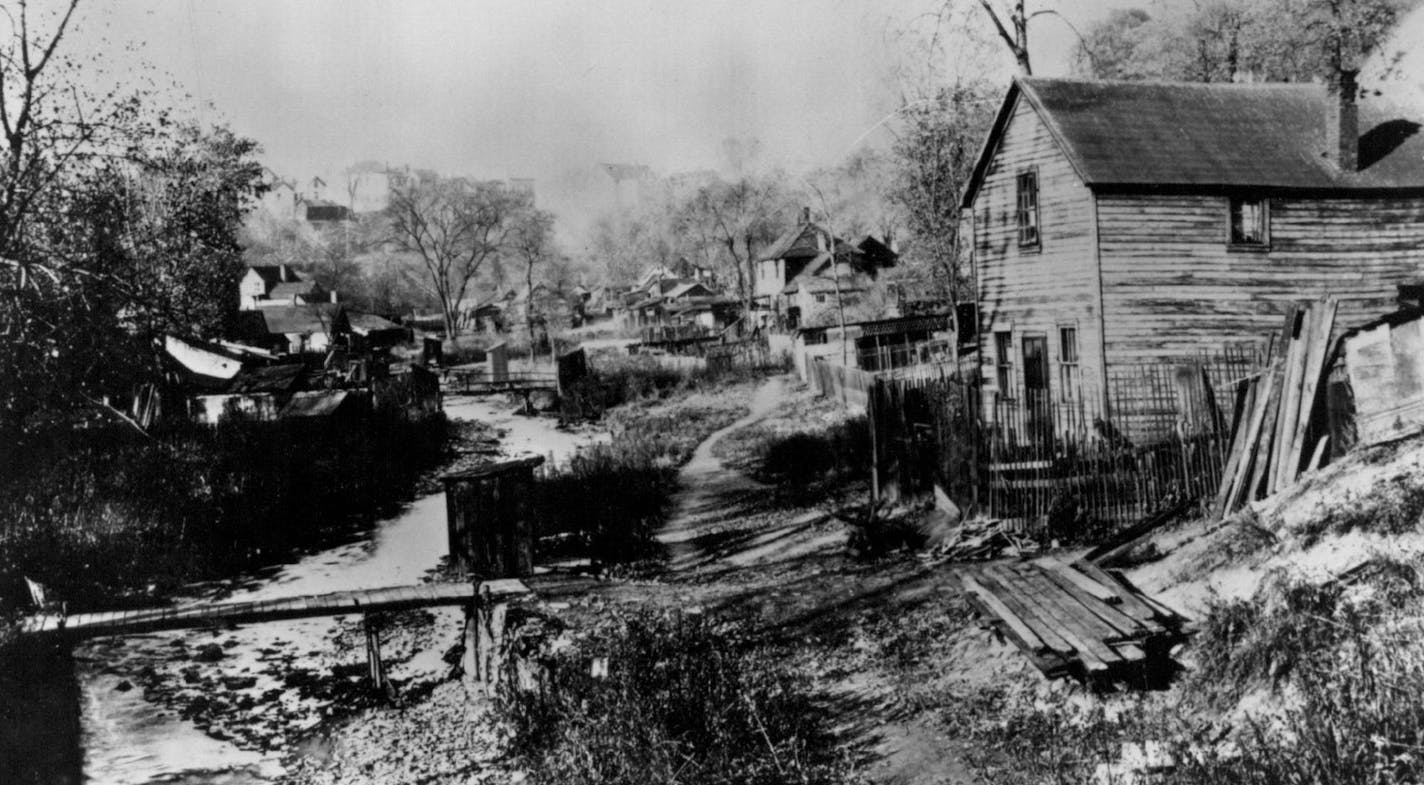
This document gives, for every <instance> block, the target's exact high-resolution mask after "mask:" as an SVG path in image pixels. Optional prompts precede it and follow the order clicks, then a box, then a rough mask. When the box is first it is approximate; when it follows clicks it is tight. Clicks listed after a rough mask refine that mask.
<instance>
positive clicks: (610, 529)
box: [534, 385, 746, 563]
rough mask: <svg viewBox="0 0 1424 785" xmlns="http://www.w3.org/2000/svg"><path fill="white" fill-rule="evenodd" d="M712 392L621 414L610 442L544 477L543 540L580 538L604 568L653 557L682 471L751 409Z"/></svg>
mask: <svg viewBox="0 0 1424 785" xmlns="http://www.w3.org/2000/svg"><path fill="white" fill-rule="evenodd" d="M713 390H714V392H711V393H706V394H703V393H692V392H689V393H687V394H685V395H681V396H678V397H675V398H672V399H670V400H668V401H666V402H663V403H659V404H657V405H656V406H653V405H649V406H644V407H641V408H637V409H634V410H631V411H622V412H619V413H618V414H617V415H616V416H615V417H614V418H613V422H612V425H613V438H612V440H611V441H610V442H609V443H607V444H596V445H591V446H588V447H585V448H584V449H582V450H580V451H579V453H578V454H576V455H575V456H573V457H572V458H571V459H569V460H568V461H567V462H566V463H564V464H562V465H560V466H555V467H551V468H550V469H549V470H547V471H546V472H544V473H543V474H542V475H541V476H540V478H539V481H538V493H536V494H535V495H534V496H535V500H536V504H537V505H538V508H537V517H538V520H539V522H540V535H541V536H543V537H549V536H552V535H560V534H575V535H577V540H576V541H577V542H578V546H579V550H581V551H582V552H583V553H581V554H580V555H588V556H592V557H593V558H594V559H596V560H598V561H599V562H602V563H620V562H629V561H637V560H640V559H646V558H651V557H653V556H655V555H656V553H657V551H656V547H655V545H656V544H655V542H654V541H653V533H654V532H655V531H656V530H657V529H658V527H659V526H661V525H662V523H663V521H664V520H666V517H667V503H668V499H669V498H670V497H671V496H672V494H673V492H674V491H675V490H676V489H677V472H678V468H679V467H681V466H682V465H683V464H684V463H686V462H687V460H688V459H689V458H690V457H691V456H692V452H693V450H695V449H696V448H697V445H698V444H699V443H701V442H702V440H703V439H706V438H707V436H708V435H710V434H711V433H713V432H714V431H717V430H719V429H721V428H723V427H726V426H727V425H730V424H731V423H732V422H734V421H735V420H736V419H737V418H739V417H741V416H742V415H743V414H744V413H745V411H746V408H745V405H744V403H743V402H742V399H741V397H739V396H738V395H735V394H730V392H731V388H730V387H728V386H726V385H719V386H716V387H715V388H713Z"/></svg>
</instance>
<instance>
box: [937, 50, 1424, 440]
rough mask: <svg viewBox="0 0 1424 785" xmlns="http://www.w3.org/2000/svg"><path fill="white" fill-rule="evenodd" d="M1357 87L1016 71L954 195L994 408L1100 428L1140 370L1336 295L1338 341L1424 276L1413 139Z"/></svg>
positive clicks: (1419, 177)
mask: <svg viewBox="0 0 1424 785" xmlns="http://www.w3.org/2000/svg"><path fill="white" fill-rule="evenodd" d="M1358 95H1359V91H1358V89H1357V88H1356V85H1355V83H1354V78H1353V74H1350V73H1344V74H1341V75H1340V78H1339V80H1338V81H1337V82H1336V83H1335V84H1333V85H1330V86H1325V85H1318V84H1303V85H1300V84H1167V83H1145V82H1134V83H1128V82H1094V81H1074V80H1064V79H1039V78H1020V79H1017V80H1016V81H1015V82H1014V83H1013V85H1012V86H1011V87H1010V88H1009V90H1008V94H1007V95H1006V96H1005V98H1004V102H1003V104H1002V106H1001V108H1000V110H999V112H998V115H997V117H996V119H995V121H994V123H993V126H992V128H991V130H990V132H989V135H988V138H987V140H986V141H985V143H984V146H983V149H982V152H981V153H980V156H979V159H978V161H977V163H976V165H975V167H974V170H973V173H972V177H971V179H970V181H969V183H968V186H967V188H966V191H965V194H964V197H963V204H962V206H963V208H964V216H965V221H966V223H967V225H966V227H965V229H966V231H968V232H970V233H971V236H972V238H973V244H972V245H973V266H974V272H975V276H976V282H977V283H976V285H977V288H978V299H979V305H980V316H981V324H980V329H981V334H982V335H983V337H984V340H983V342H982V343H983V347H984V351H983V352H981V357H982V361H981V362H982V366H981V370H982V374H981V379H982V384H983V390H984V392H985V395H984V400H985V402H986V406H989V405H1004V404H1008V405H1019V406H1022V405H1024V404H1028V406H1029V407H1030V408H1032V407H1033V406H1036V405H1038V404H1044V405H1051V406H1059V407H1064V408H1074V409H1076V410H1078V411H1079V412H1080V413H1081V412H1084V411H1086V413H1087V417H1086V422H1088V423H1092V422H1093V421H1094V420H1095V419H1097V418H1099V417H1102V418H1103V419H1104V420H1107V421H1108V422H1111V421H1112V420H1113V418H1114V416H1115V415H1116V414H1120V412H1118V413H1115V412H1112V411H1111V408H1112V406H1113V405H1114V404H1113V401H1115V400H1117V399H1119V398H1122V399H1124V400H1131V399H1132V397H1133V396H1134V395H1136V394H1137V393H1135V392H1134V391H1133V390H1132V387H1131V384H1130V383H1124V382H1123V381H1122V380H1123V379H1125V378H1127V377H1130V376H1132V375H1133V373H1134V369H1135V368H1140V367H1141V366H1142V365H1144V364H1146V363H1153V362H1161V361H1163V360H1167V361H1173V360H1188V359H1192V358H1198V357H1200V356H1202V355H1203V354H1213V353H1217V352H1221V351H1222V350H1223V347H1225V346H1228V345H1230V344H1232V343H1233V342H1241V341H1249V340H1262V339H1265V338H1266V336H1268V335H1270V334H1272V333H1279V332H1280V330H1281V328H1282V321H1283V316H1282V315H1283V314H1284V313H1285V312H1286V309H1287V307H1288V304H1290V303H1293V302H1299V301H1301V300H1307V299H1313V298H1318V297H1320V296H1323V295H1326V294H1329V295H1333V296H1334V297H1336V298H1338V299H1339V300H1340V302H1341V307H1340V318H1339V321H1338V325H1337V328H1336V329H1337V334H1338V332H1339V331H1341V330H1344V329H1348V328H1350V327H1354V326H1358V325H1360V324H1362V323H1364V322H1366V321H1369V320H1370V319H1372V318H1374V317H1375V316H1377V315H1379V314H1381V313H1383V312H1385V311H1387V310H1389V309H1390V308H1391V307H1392V302H1393V298H1394V296H1395V291H1396V286H1397V285H1398V284H1403V283H1410V282H1415V281H1418V280H1420V279H1421V278H1424V136H1420V135H1419V133H1418V132H1419V129H1420V124H1419V123H1418V122H1415V121H1414V120H1413V119H1411V117H1412V116H1411V115H1410V114H1408V113H1406V112H1402V111H1400V110H1399V109H1398V108H1397V107H1396V106H1395V105H1394V104H1392V103H1391V102H1390V101H1388V100H1387V99H1386V98H1383V97H1379V96H1376V95H1369V96H1367V97H1364V98H1357V96H1358ZM1124 384H1126V386H1124ZM1120 408H1121V407H1120ZM1228 414H1229V409H1228ZM1081 421H1082V420H1080V422H1081Z"/></svg>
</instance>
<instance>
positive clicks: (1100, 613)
mask: <svg viewBox="0 0 1424 785" xmlns="http://www.w3.org/2000/svg"><path fill="white" fill-rule="evenodd" d="M1041 574H1042V575H1043V576H1044V577H1045V578H1047V579H1048V580H1049V581H1050V582H1052V583H1054V584H1057V585H1058V586H1059V587H1060V588H1062V589H1063V590H1064V591H1065V592H1066V593H1067V594H1068V596H1069V597H1070V598H1071V599H1072V600H1073V601H1075V602H1077V603H1078V604H1079V605H1081V606H1083V608H1084V609H1086V610H1087V611H1088V612H1089V613H1091V614H1093V615H1094V616H1097V617H1098V618H1099V619H1101V620H1102V621H1103V622H1105V623H1106V624H1107V625H1108V626H1110V627H1112V628H1113V629H1115V630H1117V632H1118V635H1117V637H1115V638H1104V639H1103V640H1106V641H1110V642H1111V641H1125V640H1133V639H1137V638H1141V637H1143V636H1145V635H1149V634H1151V633H1152V632H1153V628H1154V627H1155V628H1158V629H1160V625H1157V624H1155V623H1153V624H1151V625H1150V626H1149V625H1148V624H1146V623H1144V622H1142V621H1139V620H1138V619H1135V618H1133V617H1131V616H1128V615H1127V614H1125V613H1122V612H1121V611H1119V610H1118V609H1117V608H1114V607H1113V606H1111V605H1109V604H1107V603H1105V602H1103V601H1102V600H1100V599H1098V598H1097V597H1094V596H1092V595H1090V594H1087V593H1085V592H1084V591H1083V590H1082V589H1079V588H1078V586H1077V585H1076V584H1073V583H1071V582H1069V581H1068V580H1067V579H1065V578H1064V577H1063V575H1062V574H1061V573H1059V572H1057V571H1054V570H1042V571H1041Z"/></svg>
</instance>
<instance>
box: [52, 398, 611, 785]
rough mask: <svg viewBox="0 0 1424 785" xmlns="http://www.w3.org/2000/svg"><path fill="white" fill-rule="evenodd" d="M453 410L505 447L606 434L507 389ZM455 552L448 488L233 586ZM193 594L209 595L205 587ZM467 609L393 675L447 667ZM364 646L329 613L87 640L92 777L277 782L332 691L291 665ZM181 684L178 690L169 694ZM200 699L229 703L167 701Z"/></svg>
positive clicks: (404, 579)
mask: <svg viewBox="0 0 1424 785" xmlns="http://www.w3.org/2000/svg"><path fill="white" fill-rule="evenodd" d="M446 413H447V414H448V415H449V416H450V417H452V418H458V419H472V420H482V421H485V422H488V423H490V424H492V425H494V426H495V427H496V428H497V429H500V430H502V431H505V433H504V434H503V436H502V439H501V448H502V450H503V451H504V452H505V453H506V454H508V455H522V454H528V453H535V454H539V455H544V456H546V457H551V458H553V459H554V460H556V461H561V460H564V459H566V458H567V457H568V456H569V455H571V454H572V453H573V452H574V451H576V450H577V449H578V447H579V446H581V445H583V444H587V443H589V442H591V441H594V440H598V439H602V438H607V437H606V434H599V433H589V432H584V433H578V434H574V433H569V432H566V431H562V430H558V429H556V428H555V427H554V422H553V421H552V420H548V419H534V418H528V417H522V416H518V415H515V414H513V413H512V412H510V410H509V406H508V404H506V403H505V402H504V401H502V400H500V399H471V398H462V397H454V398H450V399H447V401H446ZM445 551H446V543H445V500H444V496H443V494H440V493H436V494H432V495H429V496H425V497H423V498H420V499H417V500H416V501H414V502H412V503H411V504H409V505H408V506H407V507H406V508H405V509H404V510H402V511H401V512H400V513H399V514H397V515H395V516H393V517H391V518H388V519H386V520H383V521H380V522H379V523H377V524H376V525H375V526H374V527H373V529H372V530H371V531H370V532H369V533H368V534H367V535H366V536H364V537H361V538H359V539H357V540H355V541H353V542H349V543H346V544H343V545H339V546H336V547H332V548H330V549H327V550H324V551H321V552H318V553H315V554H312V555H309V556H306V557H303V558H301V559H298V560H295V561H293V562H292V563H290V564H287V565H284V566H281V567H280V568H278V569H276V570H275V571H272V572H270V573H269V574H265V575H263V576H260V577H254V578H252V579H251V580H250V581H248V582H247V583H246V584H245V585H244V586H243V587H242V588H240V589H238V590H235V591H227V592H224V593H223V597H222V598H223V599H232V600H234V601H253V600H266V599H275V598H279V597H286V596H291V595H299V594H316V593H321V592H330V591H342V590H347V589H355V588H375V587H381V586H396V585H404V584H411V583H415V582H418V581H419V580H420V579H421V578H422V577H423V576H424V575H425V574H426V573H427V572H428V571H429V570H431V569H432V568H435V567H436V566H437V565H438V564H439V562H440V560H441V558H442V557H443V556H444V555H445ZM185 601H186V602H196V601H198V595H197V593H196V592H195V596H194V597H192V598H188V599H187V600H185ZM445 616H449V618H448V619H446V618H444V617H445ZM457 616H458V611H455V610H449V609H446V610H442V611H440V612H439V613H438V614H437V624H436V625H435V629H437V630H446V631H448V635H447V636H445V639H442V640H438V641H432V642H430V645H428V646H426V647H425V649H426V650H423V651H419V652H416V653H415V654H414V656H411V657H409V658H408V660H407V661H405V662H403V663H401V664H399V665H397V666H396V670H393V671H392V672H391V673H390V674H389V675H390V676H391V677H392V678H396V679H400V678H405V679H416V678H420V677H430V678H433V677H435V676H436V675H437V674H438V673H439V672H440V671H441V669H442V668H443V663H442V662H441V661H440V657H439V655H440V654H441V652H442V651H443V650H444V648H445V647H446V646H448V645H450V644H452V643H454V642H455V639H456V638H457V637H458V629H459V628H458V618H457ZM447 622H448V623H447ZM205 647H206V648H207V649H208V650H209V651H210V652H212V653H213V654H214V656H216V657H217V660H216V661H215V662H204V663H203V664H202V665H201V668H202V670H201V671H200V670H199V668H200V666H199V665H197V664H194V663H195V662H196V661H199V660H203V659H204V658H203V657H200V656H195V654H194V653H195V652H200V651H202V650H203V649H204V648H205ZM219 651H220V654H217V652H219ZM363 657H364V654H363V653H362V652H361V651H360V648H359V647H351V646H349V641H343V639H342V638H341V637H340V635H339V634H338V624H337V622H336V621H335V620H332V619H317V620H299V621H288V622H275V623H269V624H262V625H253V626H249V627H244V628H240V629H229V630H191V631H182V632H174V633H165V634H157V635H144V636H133V637H130V638H126V639H108V640H99V641H93V642H90V643H88V644H85V645H83V646H81V647H79V648H77V649H76V651H75V653H74V660H75V669H76V676H77V679H78V682H79V692H80V701H79V703H80V715H81V716H80V720H81V721H80V736H81V746H82V750H83V770H84V775H85V777H86V779H87V780H88V781H89V782H94V783H114V784H115V785H139V784H140V783H157V782H163V783H187V784H188V785H196V784H198V783H224V784H228V783H230V784H233V785H237V784H240V783H268V782H273V781H276V780H279V779H280V778H281V777H282V776H283V775H284V773H285V771H284V768H283V766H282V763H281V761H282V758H283V756H284V755H285V754H287V753H289V752H290V750H288V749H287V748H286V741H285V736H286V734H287V733H289V732H290V731H292V730H293V729H303V728H309V727H314V726H316V725H317V724H318V723H319V722H320V721H321V719H322V717H323V715H324V714H325V712H326V711H327V710H329V708H330V706H329V704H330V701H329V700H328V701H327V702H326V703H323V701H322V700H320V699H314V698H310V697H305V696H303V695H302V694H300V693H299V692H298V691H296V690H291V689H286V686H290V685H289V684H286V685H284V682H283V680H282V679H283V674H284V672H290V670H291V669H292V668H294V667H298V668H307V669H311V670H314V671H318V672H320V671H324V670H329V669H330V668H332V667H340V666H343V665H346V666H349V665H350V664H352V663H358V662H362V661H364V660H363ZM155 670H157V671H159V672H163V673H166V674H167V675H168V676H170V677H172V678H171V679H170V680H169V682H168V683H171V684H174V685H176V686H175V687H171V688H170V687H164V688H162V689H163V690H166V692H165V693H164V694H162V695H160V694H158V693H157V692H155V691H153V690H146V689H145V687H144V686H143V685H144V684H145V683H152V682H153V680H152V679H151V678H149V679H147V680H146V679H145V678H144V677H145V674H147V675H149V676H150V677H151V675H152V673H153V672H154V671H155ZM184 671H187V672H186V673H184ZM180 673H182V678H179V677H178V676H179V674H180ZM145 692H149V693H150V694H148V695H147V696H146V695H145ZM175 693H177V695H176V697H177V700H173V699H172V698H174V697H175ZM274 696H275V697H274ZM164 697H166V698H169V699H170V700H167V701H165V700H162V699H161V698H164ZM195 700H200V701H205V702H212V703H214V704H217V705H219V706H220V708H221V710H214V711H211V712H209V713H208V715H207V716H206V717H202V718H201V719H200V720H199V723H200V724H202V725H203V726H204V727H203V728H200V727H199V724H195V721H194V720H192V719H189V718H185V717H183V716H180V715H179V713H178V712H177V711H176V710H175V709H173V708H170V706H173V705H185V704H188V705H191V703H192V702H193V701H195ZM252 715H259V716H256V717H254V716H252ZM200 716H201V715H200ZM269 718H270V719H269ZM215 737H217V738H215ZM228 739H237V740H240V743H239V742H238V741H236V740H228Z"/></svg>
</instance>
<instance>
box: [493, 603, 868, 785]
mask: <svg viewBox="0 0 1424 785" xmlns="http://www.w3.org/2000/svg"><path fill="white" fill-rule="evenodd" d="M747 643H748V641H747V640H746V638H745V637H744V635H743V633H742V632H741V631H740V630H738V629H736V628H727V629H719V628H717V627H716V626H715V625H714V624H712V623H711V622H708V621H705V620H703V619H702V617H700V616H697V617H682V616H677V617H668V616H659V615H652V614H641V615H634V616H629V617H625V618H615V619H613V620H611V621H610V622H606V623H605V624H603V625H602V626H600V627H599V628H597V629H595V630H593V631H592V632H590V633H589V634H588V635H587V636H586V637H583V638H581V639H580V640H578V641H577V642H576V643H575V644H574V645H573V646H571V647H567V648H563V649H561V650H559V651H558V652H557V653H553V654H551V655H549V660H548V667H549V669H550V671H551V673H552V678H551V679H550V683H549V684H548V685H547V689H541V690H536V691H521V690H518V689H515V688H512V687H508V686H507V687H506V688H505V689H504V690H503V691H502V694H501V697H500V700H499V702H498V706H499V711H500V713H501V715H502V716H503V717H504V719H505V720H506V721H507V722H508V723H509V724H510V726H511V728H512V730H513V734H512V749H513V752H514V753H515V755H516V756H517V757H518V758H519V759H520V761H521V763H522V764H523V765H525V766H527V767H528V769H529V771H530V774H531V778H532V779H533V781H535V782H545V783H560V784H561V785H562V784H563V783H569V784H571V785H577V784H578V783H605V782H618V783H625V784H626V785H637V784H638V783H649V785H651V784H652V783H657V784H658V785H662V784H663V783H669V782H679V783H688V784H689V785H692V784H694V783H732V782H735V783H772V782H802V783H820V782H827V783H829V782H842V781H844V774H845V771H844V766H842V765H840V764H839V763H838V761H837V757H836V755H835V753H834V748H833V744H832V743H831V740H830V735H829V733H828V732H827V729H826V725H825V723H824V720H823V718H822V715H821V713H820V712H819V711H818V710H817V709H816V708H815V707H814V706H813V704H812V702H811V700H810V698H809V696H808V682H807V680H806V679H804V678H802V677H798V676H796V675H793V674H792V673H791V672H790V671H789V670H788V668H787V667H786V666H785V665H784V663H783V661H782V660H780V659H779V658H776V657H773V656H769V655H767V654H765V653H760V652H757V651H755V650H753V649H751V648H749V647H748V645H747ZM594 658H605V659H606V662H607V665H608V668H607V676H606V678H596V677H594V676H593V675H592V674H591V672H590V671H591V669H590V662H591V661H592V660H593V659H594Z"/></svg>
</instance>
